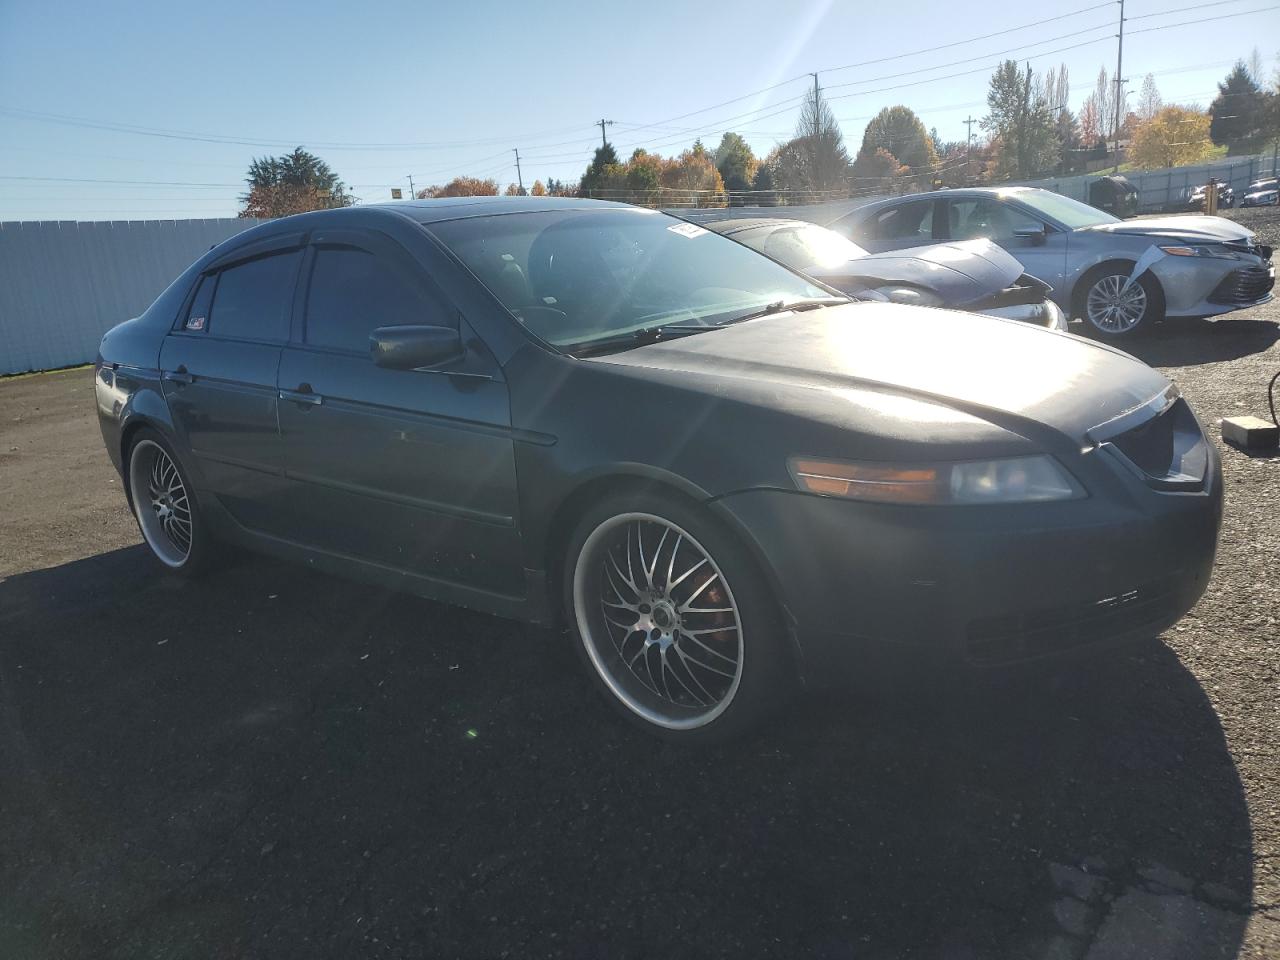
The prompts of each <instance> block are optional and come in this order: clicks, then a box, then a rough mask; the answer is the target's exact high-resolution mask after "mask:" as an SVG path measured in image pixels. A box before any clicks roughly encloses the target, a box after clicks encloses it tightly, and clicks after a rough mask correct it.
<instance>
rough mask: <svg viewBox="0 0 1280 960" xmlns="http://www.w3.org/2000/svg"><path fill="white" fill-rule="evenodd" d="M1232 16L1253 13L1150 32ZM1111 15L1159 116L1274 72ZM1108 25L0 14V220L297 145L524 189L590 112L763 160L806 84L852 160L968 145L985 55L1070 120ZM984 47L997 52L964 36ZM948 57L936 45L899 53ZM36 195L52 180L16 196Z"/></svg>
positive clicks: (176, 189)
mask: <svg viewBox="0 0 1280 960" xmlns="http://www.w3.org/2000/svg"><path fill="white" fill-rule="evenodd" d="M1086 7H1096V8H1095V9H1092V10H1088V11H1085V12H1076V11H1082V10H1083V9H1084V8H1086ZM1183 8H1190V9H1183ZM1165 11H1173V12H1165ZM1249 11H1261V12H1254V13H1248V15H1244V16H1232V17H1231V18H1230V19H1224V20H1221V21H1216V22H1213V23H1206V24H1192V25H1187V26H1180V27H1172V28H1169V29H1159V30H1151V29H1150V28H1153V27H1163V26H1165V25H1168V24H1178V23H1182V22H1185V21H1191V20H1198V19H1202V18H1206V17H1220V16H1225V15H1228V14H1242V13H1247V12H1249ZM1061 14H1070V15H1069V16H1065V17H1063V18H1062V19H1058V20H1055V21H1054V22H1050V23H1042V24H1039V25H1037V26H1028V27H1027V28H1026V29H1018V30H1011V29H1010V28H1015V27H1019V26H1021V25H1024V24H1030V23H1032V22H1034V21H1040V20H1045V19H1047V18H1050V17H1055V16H1058V15H1061ZM1126 15H1127V17H1129V18H1130V21H1129V23H1128V24H1127V25H1126V31H1127V36H1126V41H1125V71H1124V72H1125V76H1126V77H1129V78H1130V85H1129V86H1130V89H1131V91H1132V92H1133V93H1135V94H1136V92H1137V89H1138V87H1139V86H1140V84H1141V79H1142V76H1143V75H1144V74H1146V73H1148V72H1152V73H1155V74H1156V80H1157V83H1158V84H1159V86H1160V89H1161V92H1162V93H1163V95H1164V98H1165V100H1166V101H1179V102H1200V103H1201V104H1207V103H1208V102H1209V100H1210V99H1212V96H1213V91H1214V85H1215V82H1216V81H1217V80H1218V79H1220V78H1221V77H1222V76H1223V75H1224V74H1225V73H1226V71H1227V69H1228V68H1229V66H1230V63H1231V62H1232V61H1233V60H1234V59H1235V58H1237V57H1247V56H1248V55H1249V53H1250V51H1251V50H1252V48H1253V47H1254V46H1255V45H1257V46H1261V53H1262V56H1263V58H1264V62H1265V66H1266V71H1267V73H1268V74H1269V73H1270V72H1271V70H1272V69H1273V68H1274V66H1275V62H1276V55H1277V52H1280V51H1278V50H1277V47H1280V5H1277V4H1276V3H1274V2H1272V0H1226V2H1221V0H1219V2H1204V3H1196V2H1195V0H1180V2H1176V3H1173V4H1165V3H1160V2H1159V0H1128V2H1127V4H1126ZM1117 16H1118V7H1117V5H1116V4H1115V3H1105V4H1094V3H1091V2H1090V0H1052V2H1046V3H1038V4H1016V5H1013V4H996V3H992V2H989V0H983V2H976V0H913V2H911V3H901V4H873V3H868V2H865V0H864V2H859V3H848V2H846V3H839V2H833V0H817V2H806V3H800V2H790V3H783V2H779V0H773V2H758V0H738V2H736V3H733V4H727V5H726V4H689V3H660V2H653V3H649V4H635V3H626V4H623V3H599V2H595V3H590V2H576V0H573V2H561V3H554V4H551V3H548V4H544V5H535V4H523V5H516V4H510V3H498V2H492V0H468V2H465V3H444V4H429V3H408V2H378V0H370V2H365V3H361V4H349V3H336V2H332V0H313V2H310V3H307V4H298V5H296V6H295V5H292V4H286V3H271V2H264V0H257V2H254V3H248V2H240V0H221V2H218V3H200V4H196V3H191V2H184V0H177V2H175V0H168V2H115V3H112V2H95V3H51V2H48V0H41V2H28V0H0V220H30V219H86V220H87V219H124V218H132V219H139V218H147V217H190V216H229V215H234V213H235V211H236V210H237V208H238V203H237V199H236V198H237V196H238V195H239V193H240V192H241V191H242V189H243V187H242V180H243V177H244V173H245V168H246V167H247V166H248V163H249V161H250V159H251V158H252V157H254V156H260V155H264V154H269V153H282V152H285V150H286V149H288V148H290V147H292V146H293V145H295V144H303V145H304V146H306V147H308V149H311V150H312V151H313V152H315V153H317V154H319V155H320V156H322V157H323V158H324V159H325V160H326V161H328V162H329V164H330V165H331V166H332V167H333V168H334V169H335V170H336V171H337V172H338V173H339V174H340V175H341V176H342V178H343V179H344V180H345V181H346V182H347V183H348V184H350V185H351V186H352V190H353V192H354V193H355V194H356V195H357V196H359V197H361V198H362V199H363V200H366V201H375V200H382V199H386V198H388V197H389V195H390V188H391V186H392V185H400V184H405V185H407V181H406V180H405V179H404V178H405V176H406V175H407V174H412V175H413V177H414V182H415V184H416V185H418V186H422V185H424V184H427V183H442V182H444V181H446V180H448V179H449V178H451V177H452V176H454V175H456V174H462V173H467V174H474V175H480V176H492V177H494V178H496V179H497V180H499V182H500V183H502V184H506V183H507V182H511V181H514V180H515V167H514V157H513V154H512V153H511V148H513V147H519V149H520V153H521V157H522V158H523V169H524V176H525V183H526V185H528V184H530V183H531V182H532V181H533V180H534V179H535V178H541V179H543V180H545V179H546V178H547V177H549V176H550V177H558V178H562V179H572V178H576V177H577V176H578V175H579V174H581V172H582V170H583V168H585V166H586V164H587V162H588V161H589V160H590V157H591V151H592V149H593V147H594V146H595V145H596V144H597V143H598V142H599V132H600V131H599V128H598V127H593V125H592V124H593V122H594V121H596V120H598V119H600V118H602V117H603V118H607V119H611V120H613V121H615V123H614V125H613V126H612V127H610V128H609V137H610V139H611V140H612V141H613V142H614V144H615V146H616V147H617V148H618V150H619V153H620V154H622V155H626V154H629V153H630V151H631V150H632V149H633V148H634V147H635V146H637V145H641V146H644V147H645V148H646V149H649V150H655V151H657V152H660V153H663V154H670V153H678V152H679V151H680V150H681V149H683V148H684V147H686V146H688V145H689V144H690V143H692V141H693V139H694V138H695V137H697V136H701V137H702V139H703V140H704V142H706V143H707V144H708V146H714V144H715V142H717V141H718V140H719V137H720V134H721V133H723V132H724V131H725V130H728V129H732V130H737V131H739V132H741V133H742V134H743V135H744V136H746V137H747V139H748V140H749V142H750V143H751V144H752V146H753V147H754V148H755V149H756V150H757V152H758V153H764V152H766V151H767V150H768V149H769V148H770V147H771V146H772V145H773V144H774V143H775V142H777V141H779V140H784V139H786V138H787V137H788V136H789V135H790V133H791V131H792V129H793V128H794V125H795V120H796V115H797V113H798V106H797V104H798V102H799V98H800V97H801V95H802V94H803V93H804V91H805V87H806V84H808V83H811V82H812V80H811V79H810V78H808V77H806V76H805V74H806V72H807V71H812V70H818V71H822V72H821V73H820V77H821V82H822V84H823V86H824V88H825V89H826V91H827V94H828V96H829V97H830V98H831V105H832V107H833V109H834V111H835V115H836V117H837V118H838V119H839V120H840V121H841V124H842V127H843V129H844V134H845V139H846V141H847V142H848V144H849V147H850V153H852V152H854V150H856V148H857V144H858V143H859V141H860V140H861V135H862V128H863V126H864V125H865V123H866V120H867V119H868V118H869V117H870V116H871V115H873V114H874V113H875V112H876V111H877V110H879V109H880V108H881V107H884V106H889V105H892V104H895V103H904V104H906V105H907V106H909V107H911V108H913V109H914V110H916V112H917V113H919V114H920V115H921V117H922V119H923V120H924V122H925V125H926V126H936V127H937V128H938V131H939V134H940V135H941V136H942V137H943V138H944V139H947V140H962V139H963V138H964V134H965V127H964V123H963V120H964V118H965V117H966V115H969V114H972V115H973V116H974V117H981V116H982V113H983V110H984V98H985V94H986V87H987V79H988V76H989V73H990V68H991V67H992V66H993V65H994V64H995V63H996V62H998V61H999V60H1000V59H1002V57H1003V56H1011V57H1016V58H1017V59H1019V60H1023V59H1027V58H1030V60H1031V63H1032V66H1033V68H1035V69H1037V70H1042V69H1044V68H1046V67H1049V66H1052V65H1057V64H1059V63H1065V64H1066V65H1067V67H1068V68H1069V70H1070V76H1071V81H1072V95H1071V99H1072V107H1073V108H1075V107H1078V106H1079V103H1080V102H1081V101H1082V100H1083V98H1084V97H1085V95H1086V94H1087V93H1088V92H1089V90H1090V89H1091V88H1092V85H1093V82H1094V77H1095V76H1096V74H1097V71H1098V68H1099V67H1100V66H1102V65H1104V64H1105V65H1106V66H1107V67H1108V69H1113V68H1114V65H1115V52H1116V51H1115V39H1114V34H1115V24H1116V19H1117ZM1139 18H1140V19H1139ZM1144 28H1146V29H1147V32H1142V33H1139V32H1137V31H1139V30H1143V29H1144ZM996 31H1009V32H1005V33H1003V35H1001V36H996V37H990V38H988V39H983V40H973V39H972V38H975V37H979V36H981V35H984V34H990V33H994V32H996ZM942 44H954V45H953V46H950V47H948V48H946V49H941V50H934V51H932V52H928V53H916V51H919V50H921V49H922V48H926V47H936V46H938V45H942ZM1067 47H1073V49H1063V48H1067ZM1007 51H1008V52H1007ZM867 61H881V62H878V63H869V62H867ZM960 61H963V62H960ZM849 64H861V65H859V66H850V67H847V66H846V65H849ZM840 67H846V68H845V69H833V68H840ZM775 85H777V86H775ZM767 87H773V89H769V90H765V89H764V88H767ZM886 88H889V89H886ZM758 91H763V92H758ZM726 101H732V102H726ZM720 104H723V106H717V105H720ZM709 107H714V109H705V108H709ZM52 117H62V118H74V123H65V122H53V121H52V120H51V118H52ZM86 122H87V123H88V124H98V125H99V126H93V125H86ZM102 125H106V126H108V127H119V126H125V127H130V128H132V132H129V131H123V130H119V129H104V128H103V126H102ZM976 129H977V128H976V125H975V131H976ZM144 130H145V131H147V133H143V132H140V131H144ZM154 134H160V135H154ZM228 140H230V141H242V142H224V141H228ZM210 141H217V142H210ZM34 177H41V178H47V179H43V180H36V179H22V178H34ZM95 180H97V181H103V180H108V181H110V180H115V181H121V180H131V181H149V182H147V183H131V184H124V183H95V182H91V181H95ZM161 181H163V182H164V183H161ZM168 184H172V185H168Z"/></svg>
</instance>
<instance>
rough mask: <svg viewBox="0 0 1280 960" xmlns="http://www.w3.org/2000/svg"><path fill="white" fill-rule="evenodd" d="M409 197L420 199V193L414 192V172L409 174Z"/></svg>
mask: <svg viewBox="0 0 1280 960" xmlns="http://www.w3.org/2000/svg"><path fill="white" fill-rule="evenodd" d="M409 199H410V200H417V199H418V195H417V194H416V193H414V192H413V174H412V173H411V174H409Z"/></svg>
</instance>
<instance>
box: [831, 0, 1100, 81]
mask: <svg viewBox="0 0 1280 960" xmlns="http://www.w3.org/2000/svg"><path fill="white" fill-rule="evenodd" d="M1114 4H1115V0H1108V2H1106V3H1097V4H1094V5H1093V6H1091V7H1083V8H1081V9H1079V10H1072V11H1071V12H1070V13H1063V14H1059V15H1058V16H1056V17H1047V18H1046V19H1044V20H1036V21H1034V22H1032V23H1024V24H1022V25H1021V26H1018V27H1009V28H1008V29H1007V30H997V31H996V32H995V33H985V34H983V35H982V36H980V37H969V38H968V39H965V40H955V41H953V42H951V43H942V44H939V45H938V46H936V47H922V48H921V49H919V50H912V51H911V52H910V53H895V54H893V55H892V56H888V57H880V58H879V59H876V60H862V61H860V62H858V63H846V64H845V65H844V66H842V67H828V68H826V69H825V70H819V71H818V72H819V73H835V72H837V71H839V70H852V69H853V68H854V67H869V66H871V65H873V64H877V63H888V62H889V61H890V60H901V59H902V58H903V57H916V56H919V55H920V54H922V53H934V52H936V51H938V50H948V49H950V48H951V47H959V46H963V45H965V44H969V43H977V42H978V41H980V40H990V39H991V38H992V37H1003V36H1004V35H1005V34H1009V33H1017V32H1018V31H1019V30H1027V29H1030V28H1031V27H1038V26H1042V25H1043V24H1046V23H1054V22H1055V21H1057V20H1065V19H1067V17H1074V16H1076V15H1078V14H1081V13H1089V12H1090V11H1091V10H1101V9H1102V8H1103V7H1110V6H1114ZM1043 42H1045V43H1048V42H1049V41H1043Z"/></svg>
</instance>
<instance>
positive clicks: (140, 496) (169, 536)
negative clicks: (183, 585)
mask: <svg viewBox="0 0 1280 960" xmlns="http://www.w3.org/2000/svg"><path fill="white" fill-rule="evenodd" d="M129 492H130V494H132V496H133V509H134V512H135V513H136V514H137V516H138V526H139V527H140V528H141V530H142V536H143V538H144V539H145V540H146V541H147V545H148V546H149V547H151V551H152V552H153V553H154V554H155V555H156V556H157V557H158V558H159V559H160V562H161V563H163V564H165V565H166V566H169V567H175V568H176V567H181V566H182V565H183V564H184V563H186V562H187V558H188V557H190V556H191V503H190V501H189V500H188V499H187V488H186V487H185V486H184V485H183V483H182V475H181V474H179V473H178V468H177V466H176V465H175V464H174V462H173V459H172V458H171V457H170V456H169V454H168V453H167V452H166V451H165V449H164V448H163V447H161V446H160V445H159V444H158V443H155V442H153V441H151V440H140V441H138V443H137V444H136V445H135V446H134V448H133V451H132V453H131V454H130V457H129Z"/></svg>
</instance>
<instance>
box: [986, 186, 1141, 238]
mask: <svg viewBox="0 0 1280 960" xmlns="http://www.w3.org/2000/svg"><path fill="white" fill-rule="evenodd" d="M1009 196H1011V197H1014V198H1016V199H1017V200H1018V201H1019V202H1020V203H1024V204H1026V205H1027V206H1028V207H1030V208H1031V209H1032V210H1034V211H1036V212H1037V213H1042V214H1044V215H1045V216H1046V217H1049V218H1051V219H1053V220H1057V221H1058V222H1059V223H1061V224H1063V225H1065V226H1067V227H1070V228H1071V229H1073V230H1074V229H1076V228H1078V227H1096V226H1097V225H1098V224H1100V223H1118V222H1119V218H1118V217H1113V216H1112V215H1111V214H1109V213H1104V212H1103V211H1101V210H1099V209H1098V208H1097V207H1091V206H1089V205H1088V204H1087V203H1081V202H1080V201H1079V200H1072V199H1071V198H1070V197H1064V196H1063V195H1062V194H1060V193H1050V192H1049V191H1048V190H1019V191H1017V192H1016V193H1011V194H1009Z"/></svg>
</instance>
